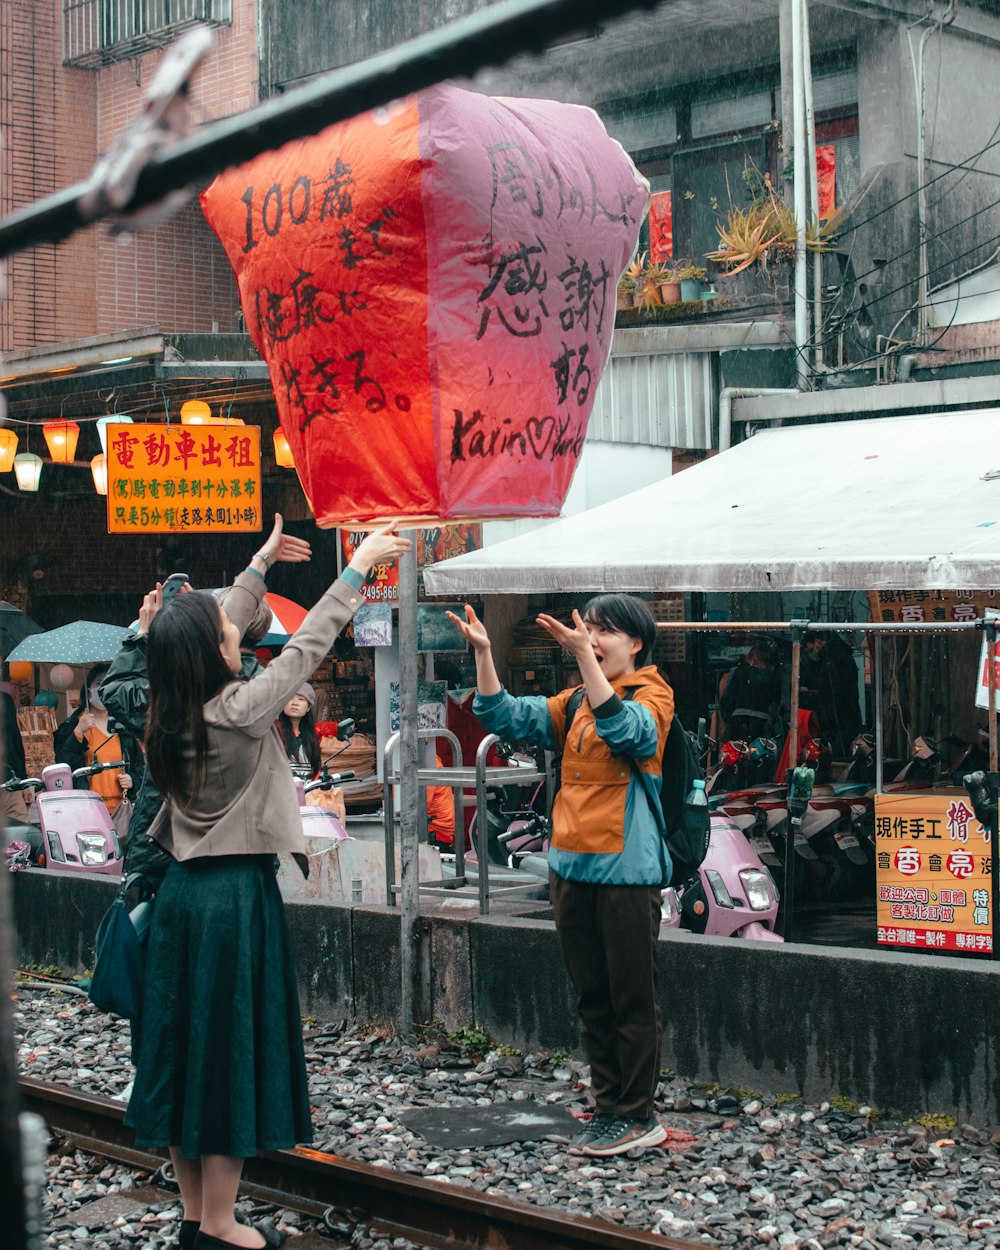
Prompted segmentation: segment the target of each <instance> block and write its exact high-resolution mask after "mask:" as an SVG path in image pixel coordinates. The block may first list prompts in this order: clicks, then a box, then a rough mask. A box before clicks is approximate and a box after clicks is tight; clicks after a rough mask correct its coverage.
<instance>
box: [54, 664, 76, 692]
mask: <svg viewBox="0 0 1000 1250" xmlns="http://www.w3.org/2000/svg"><path fill="white" fill-rule="evenodd" d="M75 682H76V674H75V673H74V672H73V670H72V669H71V668H70V666H69V665H68V664H53V666H52V667H51V668H50V669H49V685H50V686H51V687H52V689H53V690H68V689H69V688H70V686H72V685H74V684H75Z"/></svg>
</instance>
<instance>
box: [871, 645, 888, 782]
mask: <svg viewBox="0 0 1000 1250" xmlns="http://www.w3.org/2000/svg"><path fill="white" fill-rule="evenodd" d="M872 681H873V682H874V683H875V793H876V794H881V793H882V783H883V780H884V778H883V776H882V768H883V764H884V760H885V742H884V739H883V736H882V635H881V634H876V635H875V651H874V653H873V658H872Z"/></svg>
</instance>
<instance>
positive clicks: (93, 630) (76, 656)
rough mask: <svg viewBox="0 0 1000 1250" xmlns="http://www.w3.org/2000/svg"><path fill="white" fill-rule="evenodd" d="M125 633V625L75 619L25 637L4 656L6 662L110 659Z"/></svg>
mask: <svg viewBox="0 0 1000 1250" xmlns="http://www.w3.org/2000/svg"><path fill="white" fill-rule="evenodd" d="M128 632H129V631H128V629H127V628H126V627H125V626H124V625H106V624H104V623H103V622H101V621H74V622H73V624H72V625H60V626H59V628H58V629H50V630H48V631H47V632H46V633H44V634H35V635H33V636H32V637H31V638H25V639H24V641H23V642H19V643H18V644H17V646H16V647H15V648H14V650H13V651H12V652H11V653H10V655H8V656H7V663H8V664H9V663H10V662H11V660H27V661H28V662H29V663H32V664H96V663H97V662H98V661H99V660H113V659H114V657H115V656H116V655H117V654H118V651H119V649H120V648H121V645H122V641H123V640H124V638H125V636H126V635H127V634H128Z"/></svg>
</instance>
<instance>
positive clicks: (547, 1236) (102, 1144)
mask: <svg viewBox="0 0 1000 1250" xmlns="http://www.w3.org/2000/svg"><path fill="white" fill-rule="evenodd" d="M20 1090H21V1098H22V1101H23V1104H24V1106H25V1108H26V1109H27V1110H30V1111H33V1112H35V1113H36V1114H37V1115H40V1116H42V1118H43V1119H44V1120H45V1122H46V1123H47V1124H48V1126H49V1129H50V1130H51V1131H53V1132H56V1133H59V1134H60V1135H61V1136H64V1137H68V1138H71V1139H72V1140H73V1142H74V1144H76V1145H77V1146H78V1147H79V1148H80V1149H81V1150H85V1151H87V1152H89V1153H91V1154H96V1155H100V1156H101V1157H102V1158H108V1159H114V1160H117V1161H119V1162H122V1163H125V1164H128V1165H129V1166H131V1167H137V1168H142V1169H144V1170H145V1169H149V1170H152V1171H155V1170H156V1169H157V1168H159V1166H160V1165H161V1164H162V1163H163V1161H164V1156H162V1155H160V1154H156V1153H153V1152H151V1151H149V1150H141V1149H138V1148H137V1147H136V1146H135V1144H134V1141H133V1137H132V1133H131V1130H129V1129H127V1128H125V1127H124V1125H123V1123H122V1119H123V1116H124V1114H125V1109H124V1106H123V1105H122V1103H120V1102H116V1101H115V1100H113V1099H111V1098H103V1097H99V1096H97V1095H94V1094H81V1093H79V1092H77V1091H76V1090H73V1089H69V1088H67V1087H65V1086H61V1085H55V1084H51V1083H47V1082H44V1081H36V1080H33V1079H31V1078H28V1077H24V1078H22V1079H21V1081H20ZM242 1188H243V1192H244V1193H246V1194H248V1195H249V1196H251V1197H254V1198H257V1199H259V1200H261V1201H265V1202H270V1203H274V1204H276V1205H278V1206H282V1207H287V1208H289V1209H291V1210H295V1211H299V1212H301V1213H303V1214H305V1215H310V1216H314V1217H322V1216H323V1215H324V1213H325V1212H327V1211H329V1210H330V1208H331V1207H333V1208H336V1209H338V1210H344V1209H348V1210H355V1209H358V1208H360V1209H362V1210H364V1211H365V1212H366V1213H368V1215H369V1216H370V1218H371V1220H372V1221H373V1222H374V1223H375V1224H376V1226H377V1227H378V1228H379V1229H380V1230H381V1229H385V1230H386V1231H387V1232H390V1233H392V1234H394V1235H402V1236H406V1237H408V1238H410V1239H411V1240H415V1241H418V1242H420V1243H421V1244H423V1245H432V1246H441V1247H442V1248H444V1247H452V1248H456V1247H459V1248H463V1247H479V1248H481V1250H487V1248H488V1250H594V1248H595V1247H602V1248H603V1250H638V1248H639V1247H643V1246H649V1247H652V1246H657V1247H659V1248H660V1250H695V1247H696V1246H697V1247H699V1250H701V1243H699V1242H689V1241H681V1240H678V1239H674V1238H670V1237H661V1236H659V1235H654V1234H653V1233H649V1232H645V1231H642V1230H637V1229H628V1228H621V1227H619V1226H618V1225H616V1224H610V1223H604V1222H602V1221H599V1220H592V1219H587V1218H585V1217H582V1216H577V1215H572V1214H570V1213H568V1212H566V1211H547V1210H543V1209H542V1208H539V1207H533V1206H531V1205H530V1204H528V1203H525V1202H516V1201H511V1200H510V1199H507V1198H501V1197H498V1196H496V1195H489V1196H487V1195H485V1194H480V1193H475V1192H470V1191H469V1190H466V1189H458V1188H454V1187H448V1186H446V1185H442V1184H440V1183H438V1182H436V1181H426V1180H422V1179H421V1178H419V1177H415V1176H408V1175H405V1174H403V1173H399V1172H391V1171H390V1170H389V1169H387V1168H382V1167H374V1166H371V1165H369V1164H365V1163H359V1162H357V1161H355V1160H353V1159H345V1158H344V1157H343V1156H341V1155H331V1154H326V1153H324V1152H323V1151H320V1150H306V1149H303V1148H301V1147H298V1148H296V1149H295V1150H274V1151H265V1152H264V1153H263V1154H261V1155H258V1156H256V1157H255V1158H251V1159H247V1160H246V1164H245V1167H244V1181H243V1187H242Z"/></svg>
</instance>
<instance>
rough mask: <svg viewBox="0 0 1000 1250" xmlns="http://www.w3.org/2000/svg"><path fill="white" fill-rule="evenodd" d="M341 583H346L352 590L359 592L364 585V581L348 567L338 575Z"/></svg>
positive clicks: (356, 571)
mask: <svg viewBox="0 0 1000 1250" xmlns="http://www.w3.org/2000/svg"><path fill="white" fill-rule="evenodd" d="M340 580H341V581H342V582H347V584H348V586H350V588H351V589H352V590H360V589H361V587H362V586H364V584H365V579H364V578H363V577H362V576H361V574H360V573H359V572H358V570H357V569H352V568H351V566H350V565H348V566H347V568H346V569H344V571H343V573H341V575H340Z"/></svg>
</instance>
